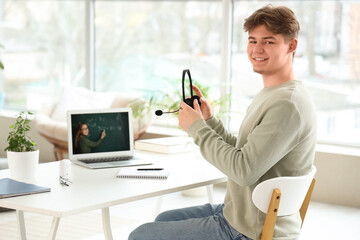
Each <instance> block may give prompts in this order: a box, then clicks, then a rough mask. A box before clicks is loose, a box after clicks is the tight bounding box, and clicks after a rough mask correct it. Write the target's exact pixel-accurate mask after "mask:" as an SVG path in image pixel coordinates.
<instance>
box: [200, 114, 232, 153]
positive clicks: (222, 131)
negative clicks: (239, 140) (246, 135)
mask: <svg viewBox="0 0 360 240" xmlns="http://www.w3.org/2000/svg"><path fill="white" fill-rule="evenodd" d="M206 124H207V125H208V126H210V127H211V128H212V129H214V131H215V132H216V133H217V134H219V136H220V137H221V138H222V139H223V140H224V141H225V142H226V143H228V144H230V145H231V146H234V147H235V144H236V137H235V136H234V135H233V134H231V133H229V132H228V131H227V130H226V128H225V127H224V125H223V123H222V122H221V121H220V120H219V119H217V118H216V117H212V118H210V119H209V120H207V121H206Z"/></svg>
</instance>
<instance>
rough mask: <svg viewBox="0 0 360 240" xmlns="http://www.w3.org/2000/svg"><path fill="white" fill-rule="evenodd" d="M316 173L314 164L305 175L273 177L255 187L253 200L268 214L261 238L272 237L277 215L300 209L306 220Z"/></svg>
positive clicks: (292, 212) (284, 214) (302, 216)
mask: <svg viewBox="0 0 360 240" xmlns="http://www.w3.org/2000/svg"><path fill="white" fill-rule="evenodd" d="M315 173H316V167H315V166H313V167H312V169H311V172H310V173H309V174H307V175H305V176H296V177H277V178H272V179H269V180H266V181H264V182H261V183H260V184H258V185H257V186H256V187H255V189H254V191H253V193H252V200H253V202H254V204H255V206H256V207H257V208H258V209H259V210H260V211H262V212H263V213H265V214H266V218H265V223H264V226H263V230H262V234H261V240H267V239H272V237H273V234H274V228H275V223H276V218H277V216H286V215H291V214H294V213H296V212H297V211H300V216H301V220H302V223H303V222H304V219H305V215H306V211H307V208H308V206H309V202H310V199H311V194H312V192H313V189H314V185H315V178H314V176H315ZM302 223H301V226H302Z"/></svg>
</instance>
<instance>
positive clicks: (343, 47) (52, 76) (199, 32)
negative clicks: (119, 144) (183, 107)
mask: <svg viewBox="0 0 360 240" xmlns="http://www.w3.org/2000/svg"><path fill="white" fill-rule="evenodd" d="M88 3H91V8H90V9H89V8H88V7H87V6H88V5H86V4H88ZM268 3H270V1H269V2H267V1H241V0H235V1H220V0H219V1H213V0H211V1H210V0H209V1H187V0H180V1H165V0H164V1H150V0H143V1H130V0H129V1H114V0H112V1H105V0H89V1H85V0H83V1H79V0H73V1H71V0H69V1H57V0H42V1H39V0H29V1H16V0H3V1H1V2H0V43H1V44H2V45H4V48H2V49H1V48H0V57H1V60H2V61H3V62H4V64H5V70H4V71H3V72H2V71H0V93H1V92H3V93H4V92H5V94H6V98H5V107H6V108H29V109H33V110H36V109H38V108H39V106H41V104H40V103H42V102H46V101H48V100H50V99H52V98H53V96H55V95H57V94H59V92H60V89H61V87H63V86H65V85H75V86H84V87H86V86H93V88H94V90H96V91H101V92H108V91H122V92H131V93H136V94H139V95H141V94H145V93H149V92H151V93H152V94H157V95H161V94H163V93H166V92H169V91H174V92H175V93H176V94H177V95H176V96H175V95H174V99H175V98H176V99H177V98H180V96H181V74H182V70H183V69H190V70H191V74H192V78H193V79H194V80H197V81H198V82H200V83H202V84H204V85H208V86H210V87H211V94H210V95H211V97H212V98H213V99H217V98H219V97H220V95H221V94H223V92H224V91H223V89H224V86H230V87H229V88H230V89H231V94H232V101H231V109H230V111H231V114H230V116H229V117H230V121H229V128H230V129H231V130H233V131H234V132H237V130H238V128H239V126H240V124H241V120H242V117H243V116H244V114H245V112H246V108H247V106H248V104H249V103H250V102H251V100H252V98H253V97H254V95H255V94H256V93H257V92H258V91H259V90H260V89H261V88H262V80H261V76H260V75H258V74H255V73H253V72H252V70H251V69H252V67H251V65H250V62H249V61H248V59H247V55H246V45H247V33H245V32H244V30H243V23H244V19H245V18H246V17H248V16H249V15H250V14H251V13H252V12H253V11H255V10H256V9H258V8H260V7H262V6H264V5H266V4H268ZM226 4H228V6H230V7H229V11H228V12H226V11H224V9H225V8H224V9H223V7H226ZM271 4H273V5H286V6H288V7H290V8H291V9H293V11H294V12H295V14H296V15H297V17H298V20H299V22H300V26H301V30H300V35H299V45H298V50H297V53H296V58H295V60H294V67H295V74H296V77H297V78H298V79H299V80H302V81H303V82H304V84H306V85H307V86H308V88H309V89H310V91H311V92H312V94H313V96H314V100H315V103H316V107H317V110H318V126H319V128H318V129H319V134H318V137H319V141H323V142H341V143H345V144H352V145H360V138H359V137H358V136H360V132H359V130H360V128H359V127H358V126H359V124H358V122H359V114H358V113H359V111H360V99H359V96H360V60H359V59H360V56H359V54H360V47H359V44H358V42H359V38H360V3H359V2H358V1H348V0H343V1H285V2H284V1H271ZM92 9H93V10H94V18H93V19H92V20H94V21H91V19H89V18H87V17H86V16H92V15H91V14H88V12H89V11H91V10H92ZM228 17H231V21H232V24H230V25H229V26H230V28H231V29H228V28H226V29H228V30H229V31H230V32H232V41H231V43H230V46H229V44H227V45H226V43H225V45H224V44H223V39H224V36H223V35H224V29H223V27H224V26H227V25H226V24H224V21H226V19H227V18H228ZM92 28H93V29H95V36H94V47H93V48H91V46H92V45H91V44H88V43H89V37H88V35H87V34H88V30H89V29H92ZM89 46H90V49H89ZM226 48H227V49H231V56H230V57H229V58H231V61H229V63H231V66H226V64H223V62H222V59H223V57H224V55H223V53H224V51H226ZM89 51H93V52H94V53H95V54H94V55H95V58H94V62H93V65H91V64H87V62H86V61H87V59H88V58H87V57H86V56H88V55H89ZM91 66H94V69H90V68H91ZM227 69H229V71H230V73H229V74H228V75H230V76H231V78H230V79H229V80H227V79H226V78H224V77H223V76H222V75H223V73H224V72H226V71H227ZM89 72H94V78H93V79H92V78H89V74H88V75H86V74H87V73H89ZM89 81H92V82H91V84H89ZM174 86H175V87H174ZM221 88H222V90H220V89H221ZM225 88H226V87H225ZM0 99H1V96H0ZM165 119H168V118H165V117H163V118H161V120H165ZM160 124H164V122H160ZM166 124H167V123H166ZM175 124H176V123H175Z"/></svg>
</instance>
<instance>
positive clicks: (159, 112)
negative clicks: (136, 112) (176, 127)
mask: <svg viewBox="0 0 360 240" xmlns="http://www.w3.org/2000/svg"><path fill="white" fill-rule="evenodd" d="M180 109H181V108H179V109H178V110H176V111H172V112H163V111H162V110H156V111H155V115H156V116H161V115H163V114H164V113H176V112H178V111H179V110H180Z"/></svg>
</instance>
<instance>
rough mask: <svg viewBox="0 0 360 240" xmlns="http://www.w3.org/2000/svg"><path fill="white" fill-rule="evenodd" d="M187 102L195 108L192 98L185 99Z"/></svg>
mask: <svg viewBox="0 0 360 240" xmlns="http://www.w3.org/2000/svg"><path fill="white" fill-rule="evenodd" d="M185 103H186V104H187V105H189V106H190V107H192V108H194V106H193V101H192V98H187V99H185Z"/></svg>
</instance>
